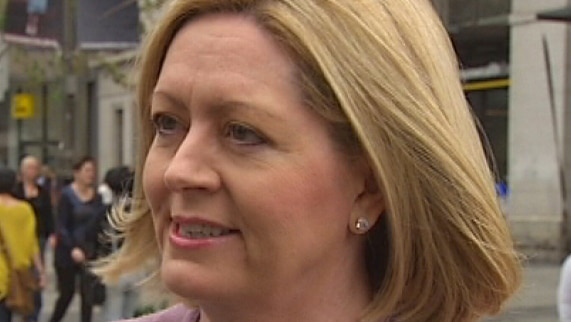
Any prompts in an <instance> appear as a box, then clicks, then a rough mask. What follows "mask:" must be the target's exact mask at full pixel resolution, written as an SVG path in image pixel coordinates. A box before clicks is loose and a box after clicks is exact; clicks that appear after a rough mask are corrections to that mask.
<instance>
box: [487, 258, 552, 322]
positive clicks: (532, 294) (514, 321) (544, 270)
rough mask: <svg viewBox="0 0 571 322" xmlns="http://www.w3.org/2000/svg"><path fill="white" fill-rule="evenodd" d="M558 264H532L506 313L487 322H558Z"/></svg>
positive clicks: (527, 268) (525, 271)
mask: <svg viewBox="0 0 571 322" xmlns="http://www.w3.org/2000/svg"><path fill="white" fill-rule="evenodd" d="M559 271H560V270H559V266H558V265H557V264H546V263H543V264H542V263H533V264H529V265H527V266H526V267H525V270H524V281H523V285H522V288H521V289H520V291H519V292H518V294H516V296H514V298H513V299H512V300H511V301H510V302H509V303H508V305H507V308H506V311H505V312H504V313H503V314H501V315H499V316H497V317H494V318H490V319H487V320H485V321H486V322H558V321H559V320H558V318H557V305H556V303H557V284H558V282H559Z"/></svg>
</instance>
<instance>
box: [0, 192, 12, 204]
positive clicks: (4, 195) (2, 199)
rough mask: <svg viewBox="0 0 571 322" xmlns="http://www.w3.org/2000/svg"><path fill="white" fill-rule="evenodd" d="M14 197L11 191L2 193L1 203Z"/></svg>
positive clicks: (0, 195)
mask: <svg viewBox="0 0 571 322" xmlns="http://www.w3.org/2000/svg"><path fill="white" fill-rule="evenodd" d="M12 199H14V197H12V195H11V194H9V193H0V203H2V202H4V201H9V200H12Z"/></svg>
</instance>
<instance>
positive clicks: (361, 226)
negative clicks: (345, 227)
mask: <svg viewBox="0 0 571 322" xmlns="http://www.w3.org/2000/svg"><path fill="white" fill-rule="evenodd" d="M370 225H371V224H370V223H369V220H368V219H367V218H365V217H359V218H357V221H356V222H355V229H357V231H358V232H361V233H364V232H366V231H367V230H369V226H370Z"/></svg>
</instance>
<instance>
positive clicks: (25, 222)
mask: <svg viewBox="0 0 571 322" xmlns="http://www.w3.org/2000/svg"><path fill="white" fill-rule="evenodd" d="M15 184H16V173H15V172H14V171H13V170H11V169H8V168H4V167H0V229H2V234H3V236H4V241H5V243H6V246H8V249H9V251H10V256H11V258H12V261H13V263H14V266H15V267H16V268H20V267H30V269H31V268H32V264H33V265H35V267H36V269H37V272H39V274H38V275H39V285H40V287H43V286H44V285H45V273H44V272H45V271H44V268H43V265H42V262H41V260H40V252H39V246H38V239H37V237H36V234H35V230H36V221H35V217H34V212H33V210H32V207H31V206H30V205H29V204H28V203H27V202H25V201H20V200H18V199H16V198H14V197H13V196H12V194H11V192H12V190H13V188H14V186H15ZM9 273H10V263H9V262H8V261H7V258H6V256H5V254H4V252H0V321H2V322H9V321H11V320H12V312H11V311H10V309H9V308H8V307H7V306H6V301H5V299H6V296H7V295H8V291H9V285H10V280H9V278H10V274H9Z"/></svg>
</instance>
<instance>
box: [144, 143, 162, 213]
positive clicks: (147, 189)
mask: <svg viewBox="0 0 571 322" xmlns="http://www.w3.org/2000/svg"><path fill="white" fill-rule="evenodd" d="M161 169H162V167H161V165H160V163H158V160H156V158H155V157H154V154H153V153H152V151H150V152H149V155H148V156H147V158H146V161H145V165H144V167H143V191H144V193H145V197H146V199H147V201H148V202H149V205H150V206H151V210H152V211H153V213H155V212H156V210H157V208H156V206H157V205H158V204H159V203H157V202H156V201H157V200H161V198H162V197H163V196H164V194H165V190H166V189H165V188H164V182H163V175H162V171H161Z"/></svg>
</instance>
